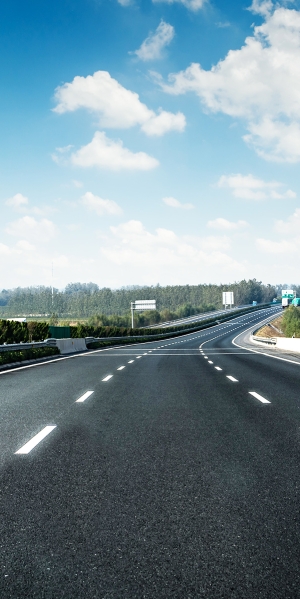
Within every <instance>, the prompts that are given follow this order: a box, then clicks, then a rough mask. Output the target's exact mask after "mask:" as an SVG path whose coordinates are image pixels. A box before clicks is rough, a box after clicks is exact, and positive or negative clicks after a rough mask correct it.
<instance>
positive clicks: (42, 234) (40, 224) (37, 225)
mask: <svg viewBox="0 0 300 599" xmlns="http://www.w3.org/2000/svg"><path fill="white" fill-rule="evenodd" d="M6 233H8V234H9V235H13V236H14V237H19V238H20V239H25V240H27V241H28V240H29V241H34V242H35V241H39V242H47V241H50V239H52V238H53V237H54V235H55V233H56V227H55V225H54V223H53V222H52V221H50V220H48V219H46V218H43V219H41V220H40V221H38V220H36V219H35V218H33V217H32V216H23V217H22V218H19V219H18V220H15V221H13V222H11V223H9V224H8V226H7V227H6Z"/></svg>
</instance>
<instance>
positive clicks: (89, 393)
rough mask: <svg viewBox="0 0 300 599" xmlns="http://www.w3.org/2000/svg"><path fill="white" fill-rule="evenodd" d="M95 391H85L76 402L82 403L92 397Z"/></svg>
mask: <svg viewBox="0 0 300 599" xmlns="http://www.w3.org/2000/svg"><path fill="white" fill-rule="evenodd" d="M93 393H94V391H87V392H86V393H84V395H82V396H81V397H79V399H76V401H75V403H82V402H83V401H85V400H86V399H87V398H88V397H90V395H92V394H93Z"/></svg>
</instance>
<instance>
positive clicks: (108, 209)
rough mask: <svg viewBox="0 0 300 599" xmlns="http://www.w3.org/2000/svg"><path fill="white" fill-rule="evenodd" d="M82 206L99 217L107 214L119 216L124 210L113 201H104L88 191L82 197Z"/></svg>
mask: <svg viewBox="0 0 300 599" xmlns="http://www.w3.org/2000/svg"><path fill="white" fill-rule="evenodd" d="M81 204H83V205H84V206H86V208H88V209H89V210H92V211H94V212H96V214H98V216H103V215H105V214H113V215H118V214H122V212H123V210H122V208H120V206H119V205H118V204H117V203H116V202H114V201H113V200H103V198H100V197H99V196H96V195H94V194H93V193H91V192H90V191H87V192H86V193H85V194H84V195H83V196H82V198H81Z"/></svg>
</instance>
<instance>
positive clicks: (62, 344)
mask: <svg viewBox="0 0 300 599" xmlns="http://www.w3.org/2000/svg"><path fill="white" fill-rule="evenodd" d="M55 342H56V347H58V349H59V351H60V353H61V354H73V353H74V352H81V351H86V349H87V348H86V344H85V339H55Z"/></svg>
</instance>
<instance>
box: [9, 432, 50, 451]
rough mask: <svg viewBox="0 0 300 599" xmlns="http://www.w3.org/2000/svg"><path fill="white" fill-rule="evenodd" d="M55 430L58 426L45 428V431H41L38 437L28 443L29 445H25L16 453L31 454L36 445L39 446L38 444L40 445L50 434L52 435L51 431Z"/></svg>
mask: <svg viewBox="0 0 300 599" xmlns="http://www.w3.org/2000/svg"><path fill="white" fill-rule="evenodd" d="M54 428H56V425H55V426H45V428H43V430H41V431H40V432H39V433H38V434H37V435H35V437H33V438H32V439H31V440H30V441H28V443H25V445H23V447H21V448H20V449H18V451H16V452H15V453H23V454H26V453H29V452H30V451H31V450H32V449H33V448H34V447H35V446H36V445H38V443H40V442H41V441H42V440H43V439H44V438H45V437H47V435H49V433H51V431H53V429H54Z"/></svg>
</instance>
